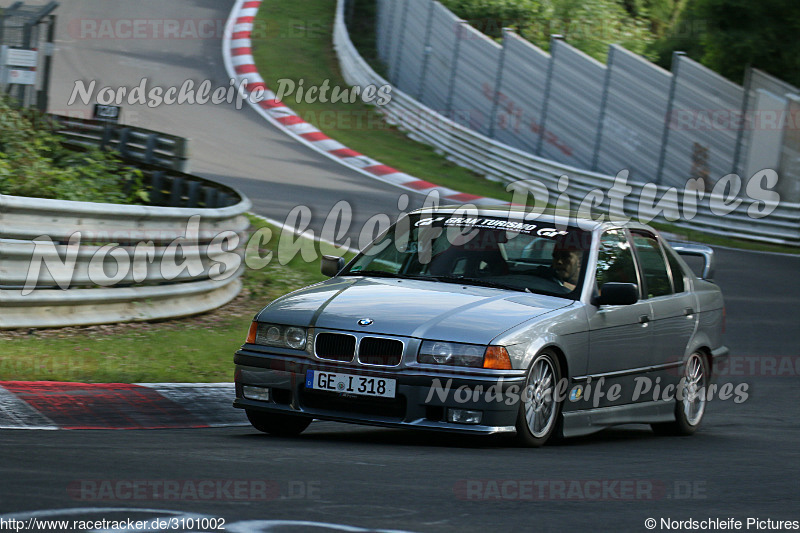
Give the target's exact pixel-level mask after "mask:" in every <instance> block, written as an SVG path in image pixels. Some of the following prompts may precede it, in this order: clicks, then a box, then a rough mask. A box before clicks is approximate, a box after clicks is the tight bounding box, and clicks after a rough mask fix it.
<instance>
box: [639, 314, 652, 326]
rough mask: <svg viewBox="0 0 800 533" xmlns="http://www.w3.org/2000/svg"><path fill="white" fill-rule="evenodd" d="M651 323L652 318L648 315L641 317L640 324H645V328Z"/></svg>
mask: <svg viewBox="0 0 800 533" xmlns="http://www.w3.org/2000/svg"><path fill="white" fill-rule="evenodd" d="M648 322H650V317H649V316H647V315H642V316H640V317H639V324H644V325H645V326H646V325H647V323H648Z"/></svg>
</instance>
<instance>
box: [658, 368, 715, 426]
mask: <svg viewBox="0 0 800 533" xmlns="http://www.w3.org/2000/svg"><path fill="white" fill-rule="evenodd" d="M708 379H709V373H708V361H707V359H706V356H705V355H704V354H702V353H700V352H695V353H693V354H692V355H691V356H689V359H688V360H687V361H686V366H685V367H684V371H683V377H682V378H681V382H680V384H679V385H678V394H677V398H676V400H675V421H674V422H665V423H660V424H651V427H652V428H653V431H655V432H656V433H657V434H658V435H691V434H693V433H694V432H695V431H697V428H698V426H699V425H700V422H702V420H703V414H705V412H706V391H707V390H708Z"/></svg>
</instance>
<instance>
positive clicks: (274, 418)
mask: <svg viewBox="0 0 800 533" xmlns="http://www.w3.org/2000/svg"><path fill="white" fill-rule="evenodd" d="M245 413H247V419H248V420H249V421H250V424H252V426H253V427H254V428H256V429H257V430H259V431H261V432H263V433H269V434H270V435H275V436H277V437H295V436H297V435H299V434H300V433H302V432H303V431H305V429H306V428H307V427H308V425H309V424H310V423H311V420H312V419H311V418H308V417H305V416H295V415H284V414H281V413H264V412H260V411H252V410H250V409H246V410H245Z"/></svg>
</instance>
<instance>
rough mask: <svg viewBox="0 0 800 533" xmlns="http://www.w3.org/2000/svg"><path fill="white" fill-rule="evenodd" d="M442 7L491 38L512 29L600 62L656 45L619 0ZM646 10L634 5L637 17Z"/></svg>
mask: <svg viewBox="0 0 800 533" xmlns="http://www.w3.org/2000/svg"><path fill="white" fill-rule="evenodd" d="M665 1H666V0H665ZM442 3H443V4H444V5H445V6H446V7H447V8H448V9H450V10H451V11H453V12H454V13H455V14H456V15H458V16H459V17H461V18H463V19H465V20H467V21H469V22H470V24H472V25H473V26H475V27H476V28H477V29H479V30H480V31H482V32H483V33H485V34H487V35H489V36H491V37H494V38H499V37H501V36H502V28H503V27H509V28H511V29H513V30H515V31H516V32H517V33H519V34H520V35H521V36H522V37H524V38H526V39H527V40H529V41H531V42H532V43H534V44H535V45H537V46H538V47H539V48H542V49H543V50H549V49H550V39H551V37H552V36H553V35H557V34H558V35H563V36H564V38H565V40H566V41H567V42H568V43H569V44H571V45H572V46H574V47H576V48H578V49H579V50H581V51H583V52H585V53H586V54H588V55H590V56H592V57H594V58H595V59H597V60H598V61H602V62H605V60H606V57H607V55H608V47H609V45H611V44H614V43H618V44H621V45H623V46H625V48H627V49H628V50H631V51H632V52H635V53H638V54H643V55H649V53H648V50H649V47H650V45H651V44H652V43H653V42H654V41H655V36H654V35H653V34H652V33H651V31H650V28H651V26H652V24H651V22H649V21H648V20H645V19H643V18H637V17H636V16H634V15H633V14H631V13H629V12H628V11H626V9H625V6H624V5H623V4H622V3H620V2H619V1H618V0H442ZM640 4H641V5H640ZM645 4H646V3H643V2H641V1H639V2H637V3H635V5H634V6H633V7H635V8H636V9H638V11H637V12H636V13H637V14H640V13H646V12H647V9H646V6H645ZM647 4H648V5H649V3H647Z"/></svg>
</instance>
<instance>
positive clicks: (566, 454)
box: [0, 0, 800, 531]
mask: <svg viewBox="0 0 800 533" xmlns="http://www.w3.org/2000/svg"><path fill="white" fill-rule="evenodd" d="M6 3H7V2H6ZM231 5H232V2H229V1H217V0H181V1H171V2H155V1H152V0H145V1H141V2H122V1H118V0H91V1H77V0H63V1H62V2H61V7H60V8H59V18H60V23H59V24H60V30H59V42H58V50H57V56H56V62H55V78H54V83H53V92H52V95H51V108H52V109H53V110H55V111H64V110H66V109H68V108H67V106H66V100H67V97H68V96H69V93H70V92H71V89H72V87H73V85H74V82H75V80H77V79H85V80H91V79H97V80H98V84H100V85H110V86H114V87H116V86H120V85H132V86H133V85H136V84H138V83H139V80H140V79H141V78H142V77H145V76H147V77H149V78H150V79H151V82H153V83H156V84H161V85H180V84H181V83H182V82H183V80H185V79H195V80H203V79H211V80H212V81H213V82H214V83H215V84H216V85H221V86H224V85H227V79H226V75H225V72H224V69H223V66H222V59H221V56H220V40H219V39H218V38H210V39H187V40H170V41H164V40H137V39H126V40H117V39H80V38H79V37H80V36H79V35H70V34H69V32H68V31H67V30H65V28H66V27H67V24H68V23H69V21H74V20H80V19H81V18H87V17H88V18H92V19H102V18H108V19H120V18H145V19H182V18H194V19H215V20H224V19H225V18H227V14H228V10H229V9H230V7H231ZM278 60H279V58H278ZM74 107H77V108H81V107H82V106H74ZM124 113H126V114H127V118H128V121H129V122H130V123H132V124H135V125H140V126H143V127H148V128H152V129H157V130H164V131H167V132H170V133H175V134H178V135H185V136H188V137H191V138H192V153H193V157H192V170H193V172H195V173H198V174H201V175H204V176H209V177H213V178H216V179H219V180H220V181H223V182H225V183H228V184H231V185H234V186H236V187H238V188H239V189H240V190H242V191H243V192H245V193H246V194H247V195H248V196H249V197H250V198H251V199H252V200H253V202H254V210H255V211H256V212H257V213H259V214H262V215H265V216H268V217H270V218H273V219H278V220H283V219H284V217H285V215H286V213H287V212H288V211H289V210H290V209H291V208H292V207H294V206H296V205H299V204H305V205H308V206H309V207H311V208H312V210H313V212H314V214H315V215H317V216H319V217H321V220H324V217H325V215H326V214H327V212H328V209H329V208H330V207H331V206H332V205H333V204H334V203H336V202H338V201H339V200H341V199H347V200H350V201H351V203H352V205H353V207H354V210H355V213H356V222H355V227H360V225H359V222H363V221H364V220H366V218H368V217H369V216H371V215H372V214H374V213H378V212H384V213H387V214H390V215H391V214H392V213H393V211H394V209H395V208H396V205H397V200H398V197H399V196H400V194H402V192H401V191H399V190H398V189H395V188H394V187H391V186H389V185H386V184H383V183H380V182H377V181H371V180H369V179H368V178H366V177H364V176H361V175H360V174H357V173H355V172H352V171H350V170H346V169H344V168H343V167H339V166H337V165H335V164H334V163H333V162H331V161H330V160H328V159H327V158H325V157H323V156H320V155H317V154H315V153H314V152H312V151H310V150H309V149H307V148H305V147H303V146H299V145H297V144H296V143H294V142H293V141H291V140H290V139H289V138H288V137H286V136H284V135H283V134H282V133H280V132H278V131H275V130H273V129H272V128H271V127H270V126H268V125H267V124H266V123H264V122H263V121H262V119H261V118H260V117H258V116H257V115H256V113H255V112H253V111H252V110H250V109H247V108H245V109H242V110H238V111H237V110H235V109H234V108H233V106H230V105H225V106H212V105H207V106H170V107H161V108H158V109H155V110H141V111H138V110H128V109H126V110H125V111H124ZM133 113H136V114H133ZM419 201H420V199H419V198H412V201H411V203H412V207H413V205H414V204H415V203H418V202H419ZM321 220H320V219H318V220H316V223H320V222H321ZM717 252H718V272H717V276H716V279H717V281H718V283H719V284H720V285H721V286H722V288H723V291H724V294H725V296H726V302H727V315H728V319H727V332H726V339H725V340H726V343H727V344H728V346H730V348H731V350H732V353H733V355H734V356H735V357H737V358H738V364H737V365H736V366H735V367H732V368H731V374H732V375H730V376H728V377H725V378H723V382H726V381H731V382H733V383H743V382H744V383H747V384H748V385H749V389H748V390H749V398H748V400H747V401H746V402H744V403H742V404H735V403H733V402H731V401H724V402H720V401H715V402H712V403H711V404H710V406H709V408H708V411H707V413H706V418H705V422H704V425H703V427H702V429H701V430H700V431H699V432H698V434H696V435H695V436H693V437H690V438H664V437H656V436H654V435H653V433H652V432H651V431H650V430H649V429H648V428H647V427H645V426H626V427H621V428H616V429H611V430H607V431H604V432H602V433H599V434H597V435H593V436H589V437H585V438H580V439H573V440H570V441H567V442H566V443H565V444H562V445H560V446H551V447H545V448H543V449H538V450H529V449H522V448H516V447H513V446H510V445H508V443H506V442H502V441H501V442H495V441H487V440H482V439H466V438H463V437H454V436H447V435H432V434H428V433H417V432H411V431H401V430H387V429H374V428H364V427H359V426H348V425H341V424H335V423H327V422H325V423H321V422H315V423H314V424H312V426H311V427H310V428H309V429H308V430H307V431H306V433H304V434H303V436H301V437H299V438H295V439H282V438H274V437H269V436H266V435H261V434H258V433H257V432H255V431H253V430H250V429H249V428H242V427H238V428H215V429H200V430H145V431H15V430H11V431H2V432H0V450H1V451H2V453H0V515H2V516H0V519H2V520H4V519H8V518H9V515H10V514H15V515H16V516H17V517H19V518H29V517H32V516H39V517H42V518H44V517H46V516H49V517H51V518H52V517H53V516H52V515H53V513H49V514H48V511H53V510H60V511H57V512H56V514H58V515H59V516H60V517H61V518H63V517H66V516H69V518H70V519H76V518H101V517H103V518H108V519H128V518H131V519H152V518H153V517H159V516H160V517H164V516H167V517H169V516H173V517H174V516H184V517H185V516H188V515H187V514H186V513H192V514H193V515H204V516H207V517H217V518H224V519H226V521H227V522H226V526H227V530H229V531H244V530H253V531H258V530H270V531H284V530H285V531H289V530H309V531H330V530H336V529H343V528H342V526H344V525H346V526H352V527H354V528H355V527H357V528H365V529H401V530H408V531H488V530H491V531H580V530H594V531H646V530H647V529H646V528H645V520H646V519H647V518H655V519H657V520H660V519H662V518H670V519H673V520H687V519H690V518H693V519H697V520H703V519H708V518H711V519H721V520H725V519H728V518H730V517H735V518H737V519H740V520H746V519H747V518H759V519H761V520H767V519H771V520H780V519H783V520H787V519H788V520H798V519H800V512H798V511H797V500H798V488H797V483H796V480H797V477H798V464H799V463H800V461H799V460H798V459H800V454H799V453H798V445H800V435H799V430H800V423H799V422H798V407H797V397H798V394H800V387H798V373H800V372H799V371H800V368H798V360H800V348H798V346H800V343H798V332H797V330H798V326H799V325H800V321H799V320H798V318H797V316H798V315H797V302H798V296H800V281H799V280H798V276H797V274H798V271H800V258H797V257H785V256H776V255H769V256H767V255H762V254H754V253H750V252H736V251H728V250H718V251H717ZM143 349H146V347H143ZM223 355H224V354H223ZM98 480H105V481H109V482H112V483H114V485H109V484H108V483H106V485H101V484H98ZM137 480H138V481H140V482H142V481H144V482H150V483H151V484H152V483H156V484H157V483H160V482H163V483H166V482H174V481H180V482H181V483H183V484H182V485H181V487H183V490H184V491H185V492H184V493H182V494H181V495H180V497H178V498H177V499H175V498H170V499H165V498H163V497H161V498H159V497H154V496H152V495H151V496H150V497H145V498H137V497H136V496H135V494H134V495H132V494H131V492H130V491H126V490H124V487H126V486H129V485H126V482H133V481H137ZM492 480H496V481H497V482H498V483H497V484H493V483H492V482H491V481H492ZM533 480H535V481H536V484H535V485H532V486H533V489H532V490H527V489H526V487H528V486H531V485H530V483H531V482H533ZM187 481H188V482H189V484H188V485H187V483H186V482H187ZM202 481H212V482H214V483H218V482H220V481H222V482H225V481H227V482H231V483H235V482H237V481H245V482H249V483H250V484H249V485H247V487H248V488H247V490H249V491H250V492H249V493H245V494H237V493H235V492H230V491H227V490H225V489H224V488H223V489H220V490H219V491H218V493H216V494H215V496H214V497H212V498H202V499H201V500H200V501H197V500H196V499H192V494H191V490H190V489H191V488H192V487H194V488H195V489H196V488H197V487H198V486H199V483H200V482H202ZM255 481H265V482H266V483H267V486H268V488H269V490H267V492H266V493H264V492H263V491H262V490H261V489H262V488H263V485H257V484H256V485H254V484H253V482H255ZM504 481H505V484H503V482H504ZM81 482H88V485H87V484H84V485H81ZM92 482H94V483H95V485H92V484H91V483H92ZM118 482H122V483H121V484H120V483H118ZM631 482H633V483H634V485H633V486H634V489H633V490H632V491H631V490H629V487H630V486H631V485H630V483H631ZM193 483H194V485H193ZM526 483H527V484H526ZM112 486H113V487H117V489H113V490H112V491H111V492H108V491H106V492H103V491H102V490H100V489H101V488H103V487H105V488H106V489H108V487H112ZM231 486H232V485H231ZM76 487H77V488H76ZM81 487H83V490H82V489H81ZM92 487H95V488H94V489H93V488H92ZM119 487H122V488H123V489H122V490H120V488H119ZM466 487H472V489H471V490H466ZM476 487H478V488H476ZM596 487H601V489H600V492H599V493H598V492H597V491H596V490H595V489H596ZM520 489H521V490H520ZM186 491H188V492H186ZM236 496H244V498H237V497H236ZM247 496H250V497H251V499H248V498H247ZM69 509H73V511H69ZM113 509H119V510H116V511H115V510H113ZM133 509H139V511H134V510H133ZM145 509H146V510H145ZM70 513H72V514H70ZM176 513H184V514H183V515H180V514H176ZM251 521H258V522H251ZM265 521H272V522H265ZM275 521H307V522H314V523H317V524H318V525H317V526H312V525H310V524H294V525H293V526H289V525H276V522H275ZM184 524H186V523H184ZM319 524H328V525H327V526H322V525H319ZM331 524H339V525H342V526H336V527H334V526H332V525H331ZM0 525H2V522H0ZM660 526H661V524H660V523H659V524H658V526H657V528H656V530H662V528H661V527H660ZM745 526H746V524H744V525H743V526H742V528H743V529H744V528H745ZM189 529H190V528H188V527H187V528H183V530H189ZM196 529H197V528H196ZM206 530H211V529H206ZM349 530H352V531H355V529H349ZM755 530H756V529H755V527H754V526H751V528H750V531H755Z"/></svg>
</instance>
